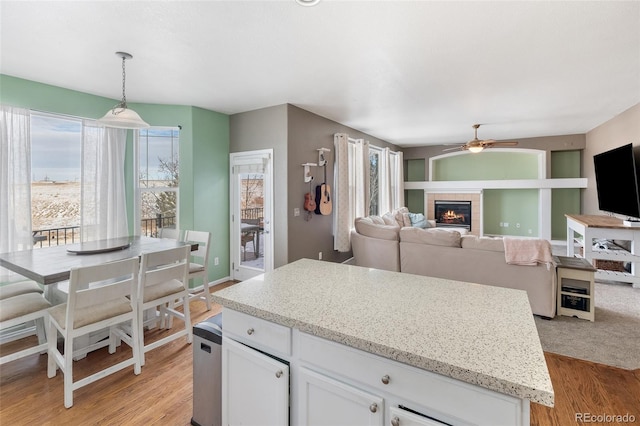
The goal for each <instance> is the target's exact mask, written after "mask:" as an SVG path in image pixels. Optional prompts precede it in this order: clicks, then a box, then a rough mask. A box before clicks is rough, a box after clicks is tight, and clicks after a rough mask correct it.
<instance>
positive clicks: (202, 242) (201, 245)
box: [184, 230, 211, 261]
mask: <svg viewBox="0 0 640 426" xmlns="http://www.w3.org/2000/svg"><path fill="white" fill-rule="evenodd" d="M184 241H186V242H193V243H198V249H197V250H195V251H192V252H191V257H198V258H200V259H202V260H203V261H204V259H207V260H208V257H209V245H210V244H211V233H209V232H206V231H191V230H189V231H185V233H184Z"/></svg>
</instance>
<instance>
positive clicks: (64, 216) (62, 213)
mask: <svg viewBox="0 0 640 426" xmlns="http://www.w3.org/2000/svg"><path fill="white" fill-rule="evenodd" d="M30 130H31V224H32V232H33V239H34V246H35V247H47V246H51V245H59V244H68V243H69V244H70V243H73V242H77V241H79V233H80V210H81V209H80V176H81V163H82V120H81V119H78V118H72V117H66V116H61V115H54V114H46V113H38V112H32V113H31V129H30Z"/></svg>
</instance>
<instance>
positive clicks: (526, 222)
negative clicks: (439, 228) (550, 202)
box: [432, 151, 539, 236]
mask: <svg viewBox="0 0 640 426" xmlns="http://www.w3.org/2000/svg"><path fill="white" fill-rule="evenodd" d="M538 158H539V157H538V154H537V153H531V152H522V153H520V152H486V151H484V152H481V153H478V154H471V153H465V154H461V155H454V156H450V157H445V158H441V159H438V160H434V161H433V164H432V167H433V171H432V173H433V180H434V181H463V180H507V179H508V180H514V179H538ZM538 202H539V194H538V190H536V189H533V190H520V189H518V190H516V189H491V190H484V191H483V228H484V229H483V233H484V234H493V235H515V236H537V235H538ZM501 224H502V226H501ZM505 224H508V225H506V226H505ZM518 224H519V226H518Z"/></svg>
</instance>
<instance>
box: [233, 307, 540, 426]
mask: <svg viewBox="0 0 640 426" xmlns="http://www.w3.org/2000/svg"><path fill="white" fill-rule="evenodd" d="M223 324H224V337H223V339H222V369H223V370H222V407H223V408H222V419H223V424H225V425H240V424H245V425H270V426H271V425H286V424H291V425H309V426H313V425H323V426H324V425H331V426H339V425H349V426H351V425H377V426H382V425H392V426H395V425H396V424H399V425H419V426H423V425H439V424H442V423H445V424H452V425H464V426H469V425H491V426H493V425H513V426H523V425H528V424H529V401H528V400H525V399H521V398H517V397H513V396H509V395H505V394H501V393H497V392H495V391H491V390H489V389H485V388H482V387H479V386H476V385H472V384H469V383H464V382H462V381H460V380H455V379H452V378H449V377H445V376H442V375H439V374H435V373H432V372H429V371H426V370H423V369H419V368H416V367H412V366H409V365H406V364H403V363H399V362H396V361H393V360H390V359H387V358H383V357H380V356H377V355H373V354H370V353H367V352H363V351H361V350H358V349H354V348H352V347H350V346H347V345H344V344H340V343H336V342H332V341H329V340H326V339H323V338H320V337H317V336H313V335H310V334H307V333H303V332H301V331H300V330H298V329H296V328H293V329H291V328H288V327H284V326H282V325H279V324H275V323H272V322H270V321H266V320H264V319H259V318H255V317H252V316H250V315H246V314H244V313H240V312H237V311H233V310H230V309H227V308H225V309H224V311H223ZM286 330H288V332H287V331H286ZM276 357H279V359H276ZM289 374H291V376H290V375H289ZM289 377H291V383H290V381H289ZM289 398H290V400H291V406H289V403H288V402H289ZM400 407H408V408H410V410H405V409H402V408H400ZM440 422H442V423H440Z"/></svg>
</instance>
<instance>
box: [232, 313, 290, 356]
mask: <svg viewBox="0 0 640 426" xmlns="http://www.w3.org/2000/svg"><path fill="white" fill-rule="evenodd" d="M222 312H223V313H222V333H223V335H224V334H229V335H230V336H232V337H233V338H234V339H235V340H238V341H240V342H242V343H245V344H247V345H249V346H252V347H254V348H256V349H260V350H263V351H266V352H269V353H272V352H273V353H274V355H286V356H290V355H291V329H290V328H289V327H285V326H283V325H280V324H276V323H273V322H271V321H267V320H263V319H261V318H256V317H252V316H251V315H247V314H243V313H242V312H238V311H233V310H230V309H226V308H225V309H224V310H223V311H222Z"/></svg>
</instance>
